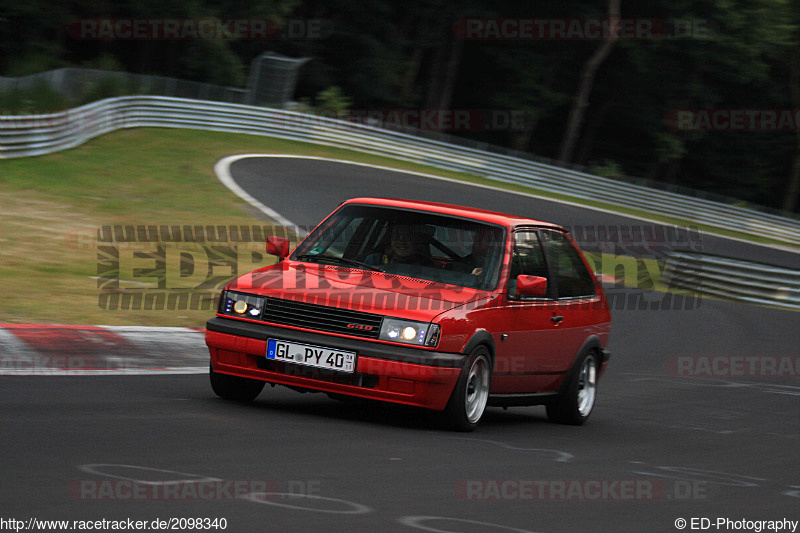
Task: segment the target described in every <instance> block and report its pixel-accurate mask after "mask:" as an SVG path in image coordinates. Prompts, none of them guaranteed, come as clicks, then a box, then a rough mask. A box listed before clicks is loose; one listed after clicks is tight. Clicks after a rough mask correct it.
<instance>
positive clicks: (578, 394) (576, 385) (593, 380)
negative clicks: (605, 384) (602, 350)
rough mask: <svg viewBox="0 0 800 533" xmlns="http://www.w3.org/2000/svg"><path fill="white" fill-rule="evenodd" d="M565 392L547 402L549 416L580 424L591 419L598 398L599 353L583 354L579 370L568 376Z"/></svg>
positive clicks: (562, 421) (556, 420)
mask: <svg viewBox="0 0 800 533" xmlns="http://www.w3.org/2000/svg"><path fill="white" fill-rule="evenodd" d="M567 379H569V380H570V381H569V383H568V384H567V387H566V389H564V392H562V393H561V394H559V395H558V397H557V398H556V399H555V400H553V401H552V402H550V403H548V404H547V418H549V419H550V421H552V422H556V423H559V424H569V425H572V426H580V425H582V424H583V423H584V422H586V421H587V420H588V419H589V415H591V414H592V410H593V409H594V404H595V400H596V399H597V355H595V353H594V352H588V353H587V354H585V355H584V356H583V358H582V359H581V362H580V363H579V366H578V371H577V372H576V373H575V374H574V375H573V376H571V377H568V378H567Z"/></svg>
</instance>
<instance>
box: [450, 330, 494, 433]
mask: <svg viewBox="0 0 800 533" xmlns="http://www.w3.org/2000/svg"><path fill="white" fill-rule="evenodd" d="M491 384H492V360H491V357H490V356H489V350H488V349H487V348H486V347H485V346H478V347H477V348H475V349H474V350H473V351H472V353H471V354H470V356H469V362H468V364H467V366H466V367H465V369H464V370H463V371H462V373H461V377H460V378H459V380H458V383H457V384H456V387H455V389H454V390H453V394H452V395H451V396H450V400H449V401H448V402H447V407H445V410H444V417H445V420H446V422H447V425H448V426H449V427H450V428H451V429H454V430H456V431H473V430H474V429H475V428H476V427H478V424H479V423H480V421H481V419H482V418H483V413H484V411H485V410H486V404H487V403H488V400H489V389H490V388H491Z"/></svg>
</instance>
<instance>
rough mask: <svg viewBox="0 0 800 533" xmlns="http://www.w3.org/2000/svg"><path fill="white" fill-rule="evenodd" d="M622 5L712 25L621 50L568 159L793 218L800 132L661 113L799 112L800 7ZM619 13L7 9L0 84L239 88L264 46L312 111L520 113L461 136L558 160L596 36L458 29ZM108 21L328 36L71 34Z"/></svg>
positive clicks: (471, 8) (286, 2) (245, 7)
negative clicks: (506, 35) (679, 120)
mask: <svg viewBox="0 0 800 533" xmlns="http://www.w3.org/2000/svg"><path fill="white" fill-rule="evenodd" d="M612 1H613V0H612ZM620 4H621V5H620V15H621V17H623V18H649V19H659V20H663V21H666V22H667V23H671V22H673V21H682V22H684V23H685V22H686V21H689V22H690V23H691V24H693V25H694V26H695V27H697V28H698V29H699V30H701V31H699V32H697V33H696V34H695V35H690V36H687V37H685V38H674V39H668V38H664V39H647V40H620V41H618V42H616V43H615V46H614V47H613V49H612V50H611V52H610V53H609V55H608V56H607V57H606V58H605V60H604V61H603V62H602V64H601V65H600V66H599V68H598V70H597V73H596V75H595V78H594V80H593V84H592V87H591V92H590V94H589V98H588V106H587V108H586V112H585V115H584V117H583V120H582V123H581V124H580V128H579V134H578V138H577V143H576V147H575V150H574V152H573V153H572V154H571V156H570V157H569V158H568V159H567V160H565V161H562V163H564V164H579V165H585V166H588V167H590V168H591V169H593V170H594V171H595V172H597V173H599V174H602V175H608V176H615V175H623V174H625V175H631V176H640V177H643V178H648V179H651V180H655V181H657V182H660V183H662V184H664V185H666V186H670V185H674V186H684V187H691V188H695V189H700V190H704V191H709V192H713V193H717V194H722V195H726V196H731V197H735V198H738V199H741V200H742V201H747V202H752V203H756V204H761V205H764V206H769V207H771V208H777V209H784V210H788V211H794V212H795V213H796V212H800V207H799V206H798V194H799V193H800V132H799V131H797V130H795V131H786V132H768V131H764V132H680V131H675V130H674V129H671V128H670V127H669V125H668V123H667V121H666V120H665V119H666V117H667V115H668V113H669V112H670V111H671V110H675V109H794V110H797V109H800V89H798V85H800V2H796V1H795V2H792V1H791V0H741V1H738V2H731V1H729V0H704V1H701V2H697V1H689V0H669V1H667V0H622V1H621V2H620ZM608 7H609V6H608V5H607V4H606V3H604V2H588V1H587V2H580V1H578V2H562V1H558V0H544V1H537V2H535V3H531V2H522V1H518V0H498V1H493V2H491V3H490V2H487V1H478V0H460V1H456V2H452V1H447V0H409V1H406V2H393V1H389V0H371V1H369V2H364V1H356V0H330V1H324V2H323V1H319V0H317V1H314V0H256V1H253V2H248V3H247V4H244V3H240V2H235V1H233V0H174V1H172V2H161V3H152V2H146V1H142V0H121V1H104V0H85V1H74V0H73V1H70V0H66V1H63V0H62V1H60V0H28V1H26V2H14V1H12V0H2V1H0V75H3V76H19V75H24V74H30V73H35V72H42V71H45V70H49V69H52V68H57V67H63V66H86V67H94V68H104V69H115V70H126V71H129V72H136V73H144V74H161V75H167V76H174V77H179V78H185V79H191V80H197V81H205V82H210V83H217V84H222V85H232V86H239V87H243V86H244V84H245V83H246V78H247V72H248V68H249V64H250V62H251V61H252V59H253V58H255V57H256V56H258V55H259V54H261V53H262V52H264V51H267V50H270V51H275V52H279V53H283V54H285V55H289V56H292V57H310V58H312V61H310V62H309V63H307V64H306V65H305V66H304V67H303V69H302V70H301V75H300V79H299V82H298V87H297V92H296V98H297V99H298V100H301V101H305V102H307V103H309V105H315V106H317V107H325V106H330V105H342V103H343V102H344V103H346V105H351V106H352V108H353V109H362V110H363V109H405V108H408V109H448V108H452V109H493V110H508V111H514V112H523V113H525V116H526V117H528V120H526V121H525V128H523V129H521V130H512V131H476V132H458V134H459V135H463V136H465V137H469V138H471V139H473V140H477V141H483V142H487V143H491V144H496V145H501V146H505V147H510V148H514V149H519V150H523V151H526V152H531V153H534V154H536V155H537V156H540V157H546V158H553V159H557V158H558V157H559V153H560V148H561V146H562V144H563V143H564V137H565V133H566V130H567V124H568V122H569V120H570V108H571V106H572V103H573V101H574V99H575V95H576V92H577V89H578V84H579V82H580V77H581V73H582V70H583V68H584V66H585V64H586V62H587V60H589V58H590V57H592V55H593V53H594V52H595V51H596V50H597V49H598V47H599V46H601V45H602V41H591V40H589V41H572V40H548V41H524V40H485V41H484V40H461V39H458V38H457V37H456V35H455V32H454V28H453V27H454V24H455V23H456V22H457V21H458V20H460V19H464V18H488V17H501V18H511V17H525V18H558V19H569V18H603V17H606V16H607V10H608ZM105 17H107V18H170V17H172V18H204V17H211V18H220V19H223V20H227V19H239V18H246V19H250V18H268V19H271V20H274V21H276V22H277V23H278V24H279V25H282V26H284V27H286V26H288V25H289V24H292V23H298V21H299V22H300V23H302V21H308V20H311V19H321V20H324V21H326V23H327V24H328V26H327V27H328V28H330V29H331V31H330V33H329V35H326V36H325V38H321V39H302V38H300V39H286V38H279V39H275V40H270V41H259V40H242V41H231V40H189V41H111V40H108V41H85V40H77V39H73V38H71V37H70V35H69V34H68V32H67V27H68V25H69V23H70V22H72V21H75V20H76V19H82V18H105ZM42 90H43V91H46V88H43V89H42ZM51 96H52V99H54V100H57V96H56V95H51ZM101 96H103V95H102V94H98V97H101ZM12 100H13V99H11V100H9V98H8V97H6V98H3V95H0V106H2V107H3V111H4V112H12V111H13V107H14V102H13V101H12ZM332 101H333V102H334V104H331V102H332ZM56 105H57V106H66V105H69V102H66V101H63V102H61V101H57V102H56Z"/></svg>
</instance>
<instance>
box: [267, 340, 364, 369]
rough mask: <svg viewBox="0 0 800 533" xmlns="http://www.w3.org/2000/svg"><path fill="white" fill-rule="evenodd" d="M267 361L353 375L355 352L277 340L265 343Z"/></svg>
mask: <svg viewBox="0 0 800 533" xmlns="http://www.w3.org/2000/svg"><path fill="white" fill-rule="evenodd" d="M267 359H274V360H275V361H285V362H287V363H294V364H296V365H305V366H313V367H315V368H324V369H326V370H336V371H339V372H348V373H353V372H354V371H355V369H356V354H355V352H343V351H341V350H335V349H333V348H326V347H324V346H314V345H312V344H301V343H299V342H288V341H281V340H278V339H269V340H268V341H267Z"/></svg>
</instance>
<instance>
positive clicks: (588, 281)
mask: <svg viewBox="0 0 800 533" xmlns="http://www.w3.org/2000/svg"><path fill="white" fill-rule="evenodd" d="M543 234H544V241H545V244H546V245H547V252H548V254H549V256H550V262H551V266H552V268H553V269H554V274H555V276H554V277H555V279H556V285H557V286H558V297H559V298H576V297H580V296H593V295H594V281H593V280H592V275H591V274H590V273H589V271H588V270H587V268H586V265H585V264H584V263H583V260H582V259H581V256H580V252H578V250H577V249H576V248H575V246H573V245H572V242H570V240H569V239H568V238H567V236H566V235H564V234H563V233H557V232H554V231H545V232H543Z"/></svg>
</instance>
